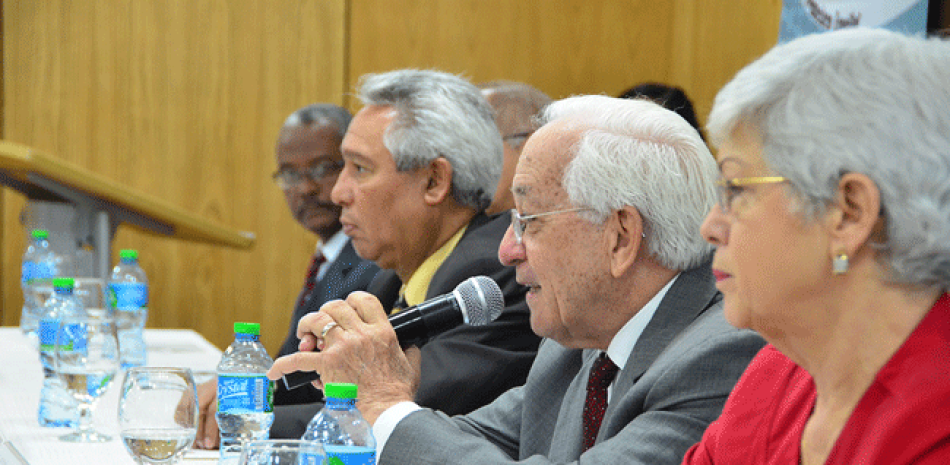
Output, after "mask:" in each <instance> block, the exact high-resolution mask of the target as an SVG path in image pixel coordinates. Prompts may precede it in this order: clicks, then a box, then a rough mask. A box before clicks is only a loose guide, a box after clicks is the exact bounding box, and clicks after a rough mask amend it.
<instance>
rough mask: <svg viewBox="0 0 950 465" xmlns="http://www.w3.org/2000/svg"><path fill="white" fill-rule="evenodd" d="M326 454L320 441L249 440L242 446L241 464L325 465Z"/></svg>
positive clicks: (239, 462)
mask: <svg viewBox="0 0 950 465" xmlns="http://www.w3.org/2000/svg"><path fill="white" fill-rule="evenodd" d="M325 460H326V454H324V452H323V446H322V445H321V444H320V443H319V442H313V441H303V440H300V439H267V440H260V441H248V442H245V443H244V444H243V445H242V446H241V458H240V459H238V464H239V465H323V463H324V462H325Z"/></svg>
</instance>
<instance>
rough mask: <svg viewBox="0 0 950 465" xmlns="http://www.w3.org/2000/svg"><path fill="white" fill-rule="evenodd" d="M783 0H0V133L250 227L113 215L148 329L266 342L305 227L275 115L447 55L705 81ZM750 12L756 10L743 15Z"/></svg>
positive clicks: (9, 257)
mask: <svg viewBox="0 0 950 465" xmlns="http://www.w3.org/2000/svg"><path fill="white" fill-rule="evenodd" d="M780 11H781V0H756V1H751V0H748V1H742V2H735V1H733V0H703V1H696V0H671V1H668V2H657V1H647V0H603V1H596V2H593V1H589V0H282V1H280V2H273V1H267V0H189V1H177V0H134V1H133V0H90V1H86V2H75V1H70V0H48V1H44V2H27V1H14V0H3V12H2V20H3V24H2V26H3V39H2V40H3V44H2V45H3V81H2V82H3V94H2V99H3V100H2V103H3V114H2V118H3V119H2V122H3V137H4V138H6V139H9V140H12V141H16V142H20V143H24V144H28V145H32V146H35V147H37V148H39V149H42V150H44V151H47V152H49V153H53V154H57V155H59V156H61V157H63V158H64V159H66V160H69V161H71V162H74V163H76V164H78V165H80V166H82V167H84V168H87V169H90V170H93V171H95V172H97V173H100V174H102V175H105V176H108V177H111V178H113V179H116V180H119V181H121V182H123V183H126V184H127V185H129V186H130V187H133V188H135V189H138V190H141V191H143V192H145V193H148V194H151V195H156V196H160V197H162V198H164V199H166V200H168V201H169V202H172V203H173V204H176V205H179V206H181V207H183V208H185V209H188V210H190V211H193V212H196V213H198V214H201V215H203V216H206V217H208V218H212V219H214V220H216V221H219V222H221V223H223V224H226V225H229V226H232V227H234V228H237V229H241V230H250V231H254V232H256V233H257V235H258V239H257V244H256V247H255V248H254V249H253V250H251V251H249V252H245V251H236V250H230V249H224V248H218V247H213V246H205V245H196V244H190V243H182V242H178V241H173V240H170V239H164V238H157V237H154V236H149V235H144V234H140V233H137V232H135V231H131V230H124V229H120V231H119V233H118V234H117V237H116V241H115V246H116V249H118V248H125V247H133V248H138V249H140V250H141V253H142V262H143V265H144V266H145V268H146V271H147V272H148V273H149V277H150V279H151V280H152V288H153V293H152V303H151V307H152V312H151V315H150V318H149V326H150V327H186V328H195V329H197V330H199V331H200V332H202V333H203V334H205V335H206V336H207V337H208V338H209V339H211V340H212V342H214V343H215V344H217V345H219V346H222V347H223V346H224V345H226V344H227V343H228V341H229V340H230V339H231V334H230V323H231V322H232V321H235V320H251V321H261V322H263V323H264V336H263V338H264V341H265V343H266V344H267V345H268V346H269V347H276V346H277V344H278V343H279V341H280V339H281V338H282V337H283V334H284V331H285V330H286V328H287V320H288V313H289V308H290V307H291V305H292V303H293V299H294V297H295V296H296V293H297V291H298V289H299V281H300V276H301V275H302V271H301V270H303V269H304V268H305V266H306V261H307V257H308V256H309V254H310V253H311V251H312V246H313V240H314V239H313V236H312V235H310V234H309V233H307V232H306V231H304V230H303V229H302V228H300V227H299V226H298V225H297V224H296V223H295V222H294V221H293V219H292V218H291V217H290V215H289V214H288V212H287V209H286V206H285V205H284V203H283V199H282V197H281V195H280V193H279V192H278V191H277V189H276V188H275V187H274V186H273V185H272V183H271V182H270V180H269V174H270V173H271V172H272V171H273V169H274V163H273V161H272V156H273V154H272V150H273V140H274V137H275V136H276V132H277V129H278V127H279V126H280V123H281V121H282V119H283V118H284V117H285V116H286V115H287V114H288V113H289V112H290V111H292V110H293V109H295V108H297V107H299V106H301V105H303V104H306V103H310V102H316V101H329V102H337V103H345V104H346V105H347V106H349V107H350V108H351V109H357V108H358V107H359V104H358V103H357V102H354V101H352V98H351V97H349V96H347V95H346V94H345V92H349V91H352V89H353V88H354V86H355V84H356V81H357V79H358V77H359V76H360V75H362V74H363V73H366V72H380V71H388V70H391V69H396V68H403V67H418V68H439V69H443V70H446V71H450V72H454V73H462V74H464V75H466V76H468V77H469V78H470V79H472V80H474V81H481V80H489V79H502V78H504V79H514V80H519V81H524V82H528V83H531V84H533V85H535V86H537V87H539V88H540V89H542V90H544V91H545V92H547V93H548V94H550V95H551V96H553V97H555V98H561V97H565V96H569V95H572V94H582V93H605V94H609V95H616V94H617V93H619V92H620V91H622V90H623V89H625V88H627V87H629V86H631V85H633V84H635V83H639V82H642V81H646V80H657V81H665V82H670V83H673V84H677V85H680V86H682V87H684V88H685V89H686V90H687V92H688V93H689V94H690V95H691V96H692V97H693V99H694V101H695V102H696V104H697V107H698V110H699V113H700V118H701V119H705V116H706V113H708V110H709V107H710V104H711V101H712V98H713V96H714V95H715V92H716V90H717V89H718V88H719V87H721V86H722V84H723V83H725V82H726V81H727V80H728V79H729V78H730V77H731V76H732V75H733V74H734V73H735V71H737V70H738V69H739V68H741V67H742V66H743V65H745V64H746V63H748V62H749V61H751V60H752V59H754V58H755V57H756V56H758V55H759V54H761V53H762V52H764V51H765V50H767V49H768V48H769V47H770V46H771V45H772V44H774V42H775V39H776V37H777V34H778V21H779V14H780ZM750 18H753V19H750ZM0 195H2V197H0V202H2V203H0V205H2V221H3V227H2V229H0V244H2V271H3V272H2V273H0V281H2V289H0V292H2V303H3V306H2V315H0V320H2V323H3V324H15V323H16V321H17V319H18V316H19V308H20V297H19V290H18V283H17V278H18V271H17V267H18V263H19V260H20V253H21V250H22V248H23V245H24V238H25V234H24V232H23V231H22V230H21V227H20V226H19V222H18V214H19V211H20V209H21V208H22V206H23V198H22V197H21V196H19V195H18V194H16V193H14V192H12V191H5V192H3V193H2V194H0Z"/></svg>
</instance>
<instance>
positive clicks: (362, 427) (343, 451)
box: [301, 383, 376, 465]
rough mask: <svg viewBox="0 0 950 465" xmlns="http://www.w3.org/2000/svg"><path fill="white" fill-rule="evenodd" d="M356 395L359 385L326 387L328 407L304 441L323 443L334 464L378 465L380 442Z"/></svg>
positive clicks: (321, 412) (316, 417) (312, 425)
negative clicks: (358, 405)
mask: <svg viewBox="0 0 950 465" xmlns="http://www.w3.org/2000/svg"><path fill="white" fill-rule="evenodd" d="M356 391H357V388H356V385H355V384H349V383H326V384H324V385H323V392H324V394H325V395H326V398H327V399H326V403H325V404H324V405H323V408H322V409H320V411H319V412H317V414H316V415H314V417H313V419H312V420H310V423H309V424H308V425H307V432H306V433H304V435H303V437H302V438H301V439H304V440H306V441H318V442H321V443H323V450H324V451H325V452H326V454H327V459H328V461H329V463H331V464H338V463H342V464H344V465H375V464H376V438H374V437H373V428H372V426H370V424H369V422H368V421H366V419H364V418H363V415H361V414H360V411H359V410H357V409H356Z"/></svg>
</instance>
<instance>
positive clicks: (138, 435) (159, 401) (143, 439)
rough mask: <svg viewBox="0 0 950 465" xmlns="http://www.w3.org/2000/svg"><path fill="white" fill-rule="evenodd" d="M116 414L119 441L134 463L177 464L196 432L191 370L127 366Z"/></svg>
mask: <svg viewBox="0 0 950 465" xmlns="http://www.w3.org/2000/svg"><path fill="white" fill-rule="evenodd" d="M118 416H119V434H120V435H121V436H122V442H123V443H124V444H125V448H126V450H128V451H129V454H130V455H132V457H133V458H134V459H135V461H136V463H138V464H139V465H144V464H155V463H163V464H174V463H178V462H179V461H180V460H181V458H182V455H184V451H185V449H186V448H187V447H188V446H189V445H191V443H193V442H194V441H195V434H196V433H197V431H198V393H197V390H196V388H195V378H194V376H193V375H192V372H191V370H190V369H188V368H153V367H132V368H129V370H128V371H127V372H126V374H125V380H124V381H123V382H122V391H121V393H120V394H119V410H118Z"/></svg>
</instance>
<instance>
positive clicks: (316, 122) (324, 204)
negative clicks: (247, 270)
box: [196, 103, 379, 448]
mask: <svg viewBox="0 0 950 465" xmlns="http://www.w3.org/2000/svg"><path fill="white" fill-rule="evenodd" d="M350 119H351V116H350V113H349V112H348V111H347V110H346V109H344V108H341V107H338V106H336V105H332V104H327V103H321V104H313V105H308V106H306V107H303V108H301V109H299V110H297V111H295V112H293V113H292V114H291V115H290V116H289V117H287V119H286V121H284V125H283V127H281V129H280V133H279V134H278V136H277V144H276V147H275V153H276V157H277V171H276V172H275V173H274V174H273V179H274V183H275V184H277V187H279V188H280V189H281V191H282V192H283V193H284V198H285V199H286V200H287V207H288V208H289V209H290V213H291V214H292V215H293V216H294V219H296V220H297V222H299V223H300V224H301V225H302V226H303V227H304V228H306V229H307V230H308V231H310V232H312V233H314V234H316V235H317V247H316V251H315V253H314V255H313V257H312V258H311V261H310V266H309V267H308V269H307V274H306V277H305V279H304V283H303V289H301V291H300V294H299V296H298V297H297V299H296V301H295V304H294V311H293V315H292V316H291V318H290V328H289V330H288V332H287V338H286V339H285V340H284V343H283V344H282V345H281V347H280V350H279V351H278V352H277V357H281V356H284V355H287V354H290V353H293V352H296V351H297V345H298V344H299V343H300V339H298V338H297V336H296V331H297V322H298V321H299V320H300V318H301V317H303V316H304V315H306V314H307V313H310V312H315V311H317V310H319V309H320V306H321V305H323V304H324V303H325V302H327V301H330V300H333V299H343V298H346V296H347V295H349V293H350V292H353V291H358V290H364V289H366V287H367V286H368V285H369V283H370V281H371V280H372V279H373V277H374V276H375V275H376V272H377V271H379V268H378V267H377V266H376V265H375V264H373V262H371V261H369V260H363V259H361V258H360V257H359V256H358V255H357V254H356V251H355V250H354V249H353V244H352V243H350V241H349V239H348V238H347V237H346V235H345V234H344V233H343V231H342V228H341V226H340V207H339V206H338V205H335V204H334V203H333V202H332V201H331V200H330V191H331V189H332V188H333V184H334V183H336V179H337V176H338V175H339V174H340V169H341V168H342V167H343V157H342V155H341V154H340V144H341V142H342V141H343V135H344V134H345V133H346V129H347V127H348V126H349V124H350ZM275 358H276V357H275ZM216 394H217V392H216V382H214V381H212V382H209V383H205V384H203V385H202V386H201V387H200V389H199V407H200V409H201V423H200V427H199V431H198V435H197V436H196V438H197V439H196V445H200V446H202V447H205V448H215V447H217V443H218V439H219V438H218V426H217V421H216V419H215V416H214V414H215V410H216V408H217V402H216V400H217V399H216ZM322 397H323V395H322V393H321V392H320V391H319V390H318V389H316V388H314V387H313V386H310V385H307V386H304V387H301V388H299V389H296V390H293V391H288V390H287V389H286V388H285V387H284V385H283V384H282V383H277V390H276V392H275V393H274V404H275V407H274V424H273V426H272V427H271V437H272V438H294V439H297V438H299V437H300V435H301V434H302V429H303V428H306V425H307V423H308V422H309V421H310V419H311V418H312V417H313V415H314V414H316V412H317V411H318V410H319V409H320V407H321V405H322V402H320V401H321V399H322ZM298 431H299V432H298Z"/></svg>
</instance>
